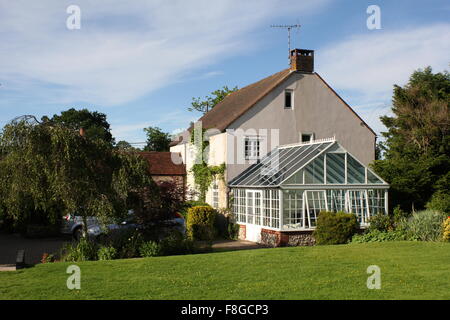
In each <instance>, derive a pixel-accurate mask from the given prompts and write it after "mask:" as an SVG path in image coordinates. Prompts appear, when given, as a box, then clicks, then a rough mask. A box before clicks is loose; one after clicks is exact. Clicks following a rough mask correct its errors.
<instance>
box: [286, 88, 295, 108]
mask: <svg viewBox="0 0 450 320" xmlns="http://www.w3.org/2000/svg"><path fill="white" fill-rule="evenodd" d="M293 102H294V92H293V91H292V90H290V89H287V90H284V108H285V109H292V107H293V105H294V103H293Z"/></svg>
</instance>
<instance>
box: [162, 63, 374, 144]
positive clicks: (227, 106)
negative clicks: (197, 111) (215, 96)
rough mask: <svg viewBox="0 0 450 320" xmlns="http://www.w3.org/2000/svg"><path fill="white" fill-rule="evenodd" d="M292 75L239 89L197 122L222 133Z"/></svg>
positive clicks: (282, 74) (283, 74) (287, 72)
mask: <svg viewBox="0 0 450 320" xmlns="http://www.w3.org/2000/svg"><path fill="white" fill-rule="evenodd" d="M292 73H294V72H292V71H291V70H290V69H289V68H288V69H284V70H282V71H280V72H277V73H275V74H273V75H271V76H269V77H267V78H264V79H262V80H260V81H258V82H255V83H253V84H250V85H248V86H246V87H244V88H242V89H239V90H237V91H235V92H233V93H231V94H229V95H228V96H226V97H225V99H223V100H222V101H221V102H219V103H218V104H217V105H216V106H215V107H214V108H213V109H211V110H210V111H209V112H207V113H205V114H204V115H203V116H202V117H201V118H200V119H199V120H198V121H201V122H202V127H203V128H205V129H211V128H215V129H218V130H220V131H224V130H225V129H226V128H227V127H228V126H229V125H231V124H232V123H233V122H234V121H235V120H236V119H238V118H239V117H240V116H242V115H243V114H244V113H246V112H247V111H248V110H250V109H251V108H252V107H253V106H254V105H255V104H256V103H258V102H259V101H260V100H261V99H263V98H264V97H265V96H266V95H267V94H269V93H270V92H271V91H272V90H273V89H274V88H275V87H277V86H278V85H279V84H280V83H281V82H283V81H284V80H285V79H286V78H288V77H289V76H290V75H291V74H292ZM313 74H314V75H316V76H317V77H318V78H319V79H320V80H321V81H322V82H323V83H324V84H325V86H326V87H327V88H329V89H330V90H331V91H332V92H333V93H334V94H335V95H336V97H337V98H338V99H339V100H341V102H342V103H343V104H344V105H345V106H346V107H347V108H349V109H350V111H351V112H352V113H353V114H354V115H355V116H356V117H357V118H358V119H359V120H360V121H361V123H363V124H364V126H365V127H367V128H368V129H369V130H370V131H371V132H372V133H373V134H374V135H375V136H376V133H375V131H373V130H372V128H370V127H369V125H368V124H367V123H366V122H365V121H364V120H363V119H362V118H361V117H360V116H359V115H358V114H357V113H356V112H355V111H354V110H353V109H352V107H350V105H348V103H346V102H345V101H344V99H342V98H341V97H340V96H339V95H338V94H337V93H336V91H334V90H333V88H331V87H330V85H329V84H328V83H327V82H325V80H324V79H323V78H322V77H321V76H320V75H319V74H318V73H316V72H314V73H313ZM192 128H193V125H191V126H190V128H189V129H188V131H192ZM180 142H182V139H181V137H180V136H179V137H178V140H173V141H172V142H171V143H170V146H174V145H177V144H178V143H180Z"/></svg>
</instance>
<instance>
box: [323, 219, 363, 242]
mask: <svg viewBox="0 0 450 320" xmlns="http://www.w3.org/2000/svg"><path fill="white" fill-rule="evenodd" d="M358 227H359V224H358V220H357V218H356V216H355V215H354V214H351V213H344V212H337V213H335V212H329V211H322V212H320V213H319V216H318V218H317V227H316V230H315V231H314V237H315V239H316V243H317V244H319V245H322V244H343V243H347V242H348V241H349V240H350V239H351V238H352V236H353V234H355V232H356V231H357V229H358Z"/></svg>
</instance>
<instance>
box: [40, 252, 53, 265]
mask: <svg viewBox="0 0 450 320" xmlns="http://www.w3.org/2000/svg"><path fill="white" fill-rule="evenodd" d="M55 261H56V257H55V256H54V255H53V254H51V253H44V254H43V255H42V258H41V263H50V262H55Z"/></svg>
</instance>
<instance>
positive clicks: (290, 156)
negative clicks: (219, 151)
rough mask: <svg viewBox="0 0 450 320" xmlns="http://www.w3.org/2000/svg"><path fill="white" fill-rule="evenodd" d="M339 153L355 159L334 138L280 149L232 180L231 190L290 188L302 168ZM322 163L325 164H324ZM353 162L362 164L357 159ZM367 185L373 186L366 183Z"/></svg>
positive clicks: (378, 180)
mask: <svg viewBox="0 0 450 320" xmlns="http://www.w3.org/2000/svg"><path fill="white" fill-rule="evenodd" d="M336 150H338V152H340V153H344V152H345V153H347V154H348V158H351V159H355V158H354V157H353V156H351V155H350V154H349V153H348V152H347V151H346V150H345V149H344V148H343V147H342V146H341V145H340V144H339V143H338V142H337V141H335V140H334V138H330V139H322V140H316V141H313V142H311V143H297V144H292V145H286V146H279V147H277V148H275V149H274V150H272V151H271V152H270V153H268V154H267V155H266V156H265V157H263V158H262V159H261V161H260V162H259V163H256V164H253V165H251V166H250V167H248V168H247V169H246V170H244V171H243V172H242V173H241V174H239V175H238V176H237V177H235V178H234V179H232V180H231V181H230V182H229V183H228V186H229V187H278V186H280V185H285V184H289V183H288V182H287V181H290V180H291V179H290V178H291V177H292V176H293V175H294V174H296V173H297V172H299V171H300V170H302V169H303V168H305V167H306V169H308V168H310V167H309V166H308V165H309V164H310V163H311V162H312V161H313V160H315V159H317V158H319V156H321V155H322V154H323V153H330V152H336ZM346 158H347V157H346ZM321 161H322V164H323V160H321ZM354 161H356V162H358V163H359V161H358V160H356V159H355V160H354ZM327 163H328V162H327ZM359 166H361V168H362V167H364V170H365V171H364V172H367V176H368V177H369V175H370V177H371V179H372V178H373V179H375V180H376V182H375V183H377V184H384V185H387V183H386V182H385V181H384V180H383V179H381V178H380V177H379V176H377V175H376V174H375V173H374V172H372V171H371V170H370V169H368V168H367V167H366V166H364V165H362V164H361V163H359ZM330 170H331V169H330ZM327 176H328V175H327ZM362 176H363V177H362V178H363V180H364V176H365V174H362ZM367 179H368V178H367ZM366 183H368V184H370V183H369V182H367V181H366Z"/></svg>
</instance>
